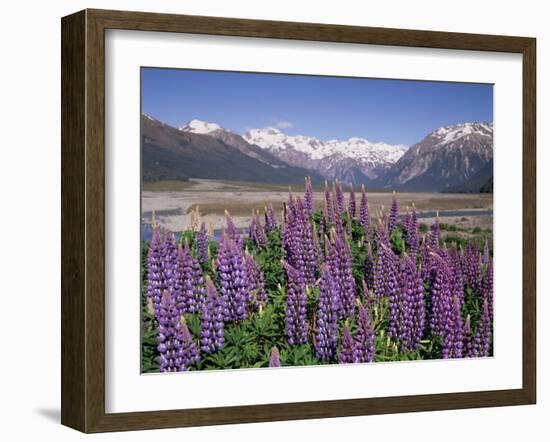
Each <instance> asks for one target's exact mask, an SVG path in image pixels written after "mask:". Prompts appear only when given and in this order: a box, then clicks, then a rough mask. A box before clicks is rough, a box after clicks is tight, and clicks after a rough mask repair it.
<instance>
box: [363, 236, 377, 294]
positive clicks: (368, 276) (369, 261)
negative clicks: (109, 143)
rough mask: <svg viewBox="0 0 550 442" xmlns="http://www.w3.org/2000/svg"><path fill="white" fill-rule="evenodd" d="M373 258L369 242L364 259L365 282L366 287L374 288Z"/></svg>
mask: <svg viewBox="0 0 550 442" xmlns="http://www.w3.org/2000/svg"><path fill="white" fill-rule="evenodd" d="M374 269H375V266H374V258H373V256H372V247H371V244H370V242H369V243H368V245H367V257H366V259H365V283H366V284H367V287H369V288H371V289H372V288H374Z"/></svg>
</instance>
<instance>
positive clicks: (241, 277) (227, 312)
mask: <svg viewBox="0 0 550 442" xmlns="http://www.w3.org/2000/svg"><path fill="white" fill-rule="evenodd" d="M216 270H217V273H218V277H219V279H220V295H221V298H222V301H223V316H224V320H225V321H226V322H228V321H242V320H244V319H246V317H247V310H248V309H247V303H248V300H249V299H250V293H249V283H248V276H247V274H246V266H245V263H244V259H243V254H242V250H241V248H240V246H238V245H237V243H236V242H235V241H234V240H232V239H231V238H230V237H228V236H227V235H224V236H223V237H222V240H221V241H220V245H219V249H218V256H217V258H216Z"/></svg>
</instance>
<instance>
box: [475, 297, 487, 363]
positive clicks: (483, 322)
mask: <svg viewBox="0 0 550 442" xmlns="http://www.w3.org/2000/svg"><path fill="white" fill-rule="evenodd" d="M490 342H491V318H490V317H489V304H488V302H487V299H484V300H483V307H482V309H481V317H480V319H479V322H478V324H477V330H476V334H475V336H474V340H473V346H472V354H471V356H472V357H486V356H489V348H490Z"/></svg>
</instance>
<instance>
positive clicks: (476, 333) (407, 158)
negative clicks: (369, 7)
mask: <svg viewBox="0 0 550 442" xmlns="http://www.w3.org/2000/svg"><path fill="white" fill-rule="evenodd" d="M535 52H536V49H535V40H534V39H532V38H526V37H510V36H493V35H472V34H457V33H445V32H428V31H415V30H399V29H382V28H366V27H349V26H339V25H321V24H310V23H288V22H272V21H257V20H240V19H229V18H214V17H195V16H179V15H165V14H152V13H139V12H121V11H102V10H85V11H81V12H78V13H76V14H73V15H70V16H68V17H64V18H63V19H62V423H63V424H65V425H67V426H70V427H73V428H76V429H78V430H80V431H84V432H102V431H121V430H138V429H150V428H168V427H181V426H196V425H214V424H225V423H239V422H261V421H276V420H288V419H309V418H323V417H337V416H352V415H368V414H380V413H401V412H411V411H428V410H444V409H458V408H471V407H487V406H503V405H522V404H533V403H535V398H536V351H535V348H536V346H535V329H536V324H535V279H536V278H535V267H536V266H535V260H536V251H535V250H536V237H535V230H536V229H535V227H536V219H535V213H536V207H535V200H536V198H535V197H536V194H535V183H536V176H535V170H536V157H535Z"/></svg>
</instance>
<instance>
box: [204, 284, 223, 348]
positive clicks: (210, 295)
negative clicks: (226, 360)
mask: <svg viewBox="0 0 550 442" xmlns="http://www.w3.org/2000/svg"><path fill="white" fill-rule="evenodd" d="M224 343H225V338H224V321H223V305H222V299H221V298H220V297H219V296H218V292H217V291H216V287H215V286H214V283H213V282H212V280H211V279H210V278H209V277H207V278H206V300H205V302H204V304H203V305H202V308H201V351H202V352H203V353H212V352H214V351H216V350H219V349H220V348H222V347H223V345H224Z"/></svg>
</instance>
